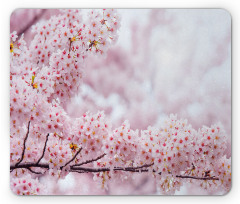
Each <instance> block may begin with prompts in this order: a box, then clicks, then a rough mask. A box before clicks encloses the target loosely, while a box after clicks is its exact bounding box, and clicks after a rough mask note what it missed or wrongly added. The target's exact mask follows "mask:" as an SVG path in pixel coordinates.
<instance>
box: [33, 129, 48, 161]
mask: <svg viewBox="0 0 240 204" xmlns="http://www.w3.org/2000/svg"><path fill="white" fill-rule="evenodd" d="M48 137H49V133H48V134H47V137H46V141H45V144H44V148H43V153H42V156H41V157H40V158H39V160H38V161H37V163H36V164H39V162H40V161H41V159H42V158H43V157H44V154H45V150H46V147H47V141H48Z"/></svg>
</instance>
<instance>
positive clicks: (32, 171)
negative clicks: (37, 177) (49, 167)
mask: <svg viewBox="0 0 240 204" xmlns="http://www.w3.org/2000/svg"><path fill="white" fill-rule="evenodd" d="M27 169H28V170H29V171H30V172H31V173H34V174H42V173H41V172H36V171H34V170H32V169H31V168H30V167H29V168H27Z"/></svg>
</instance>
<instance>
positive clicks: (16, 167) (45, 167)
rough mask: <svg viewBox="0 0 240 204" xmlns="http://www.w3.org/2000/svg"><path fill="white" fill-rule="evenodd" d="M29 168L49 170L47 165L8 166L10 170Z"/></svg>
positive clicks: (25, 164)
mask: <svg viewBox="0 0 240 204" xmlns="http://www.w3.org/2000/svg"><path fill="white" fill-rule="evenodd" d="M31 167H39V168H44V169H49V165H48V164H36V163H24V164H19V165H12V166H10V170H14V169H27V168H31Z"/></svg>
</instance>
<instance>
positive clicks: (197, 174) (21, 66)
mask: <svg viewBox="0 0 240 204" xmlns="http://www.w3.org/2000/svg"><path fill="white" fill-rule="evenodd" d="M41 12H42V11H36V15H40V14H41ZM84 14H85V13H84ZM34 15H35V14H34ZM159 16H160V17H159ZM39 18H41V17H39ZM152 19H155V20H154V21H152ZM159 19H160V20H159ZM171 21H172V19H171V17H169V18H167V17H166V18H165V17H164V13H162V12H161V11H160V13H159V12H157V11H153V12H152V13H151V18H150V21H149V22H148V24H147V25H146V27H144V28H143V30H146V33H144V32H140V33H144V35H143V36H135V37H133V40H132V41H133V43H135V44H133V50H132V54H133V56H137V57H135V61H132V59H131V57H130V56H131V55H130V54H129V55H128V53H124V51H123V50H122V49H121V48H119V47H115V48H114V47H112V45H114V44H115V43H116V42H117V40H118V37H119V29H120V25H121V18H120V15H119V13H118V12H117V11H116V10H114V9H103V10H89V11H88V14H87V15H82V12H81V11H80V10H72V9H70V10H69V9H66V10H61V11H60V12H57V14H56V15H52V16H51V17H50V18H49V19H48V20H43V21H39V22H38V23H37V24H35V25H34V26H32V32H33V38H32V40H31V41H30V42H29V45H28V44H27V43H26V41H25V40H24V34H22V35H20V36H18V34H17V32H15V31H13V32H12V33H11V34H10V115H11V120H10V174H11V181H10V182H11V189H12V191H13V192H14V193H16V194H18V195H38V194H40V195H43V194H51V193H50V192H49V191H48V190H47V189H48V188H46V183H47V181H46V180H44V178H49V177H50V178H52V179H53V180H54V181H55V182H57V181H59V180H62V179H65V178H66V176H68V175H75V176H76V177H75V178H78V176H79V175H80V176H82V175H85V177H84V178H85V180H86V182H90V181H89V180H90V179H91V180H92V181H91V182H93V183H95V184H98V185H99V188H102V189H104V190H105V191H106V192H107V191H109V188H108V187H109V186H110V185H111V184H112V183H115V182H116V183H119V182H120V183H124V182H126V181H127V180H131V179H133V178H137V179H141V178H144V177H147V178H151V179H152V180H153V181H154V186H155V188H156V189H157V191H158V192H160V193H161V194H174V193H175V192H176V191H177V190H179V189H180V187H181V186H183V185H194V186H199V188H202V189H207V191H208V193H209V194H224V193H226V192H228V191H229V190H230V188H231V157H229V155H227V150H228V147H229V137H228V136H227V133H226V132H225V130H224V126H223V125H222V124H221V123H218V124H214V125H209V127H207V126H203V127H201V128H199V129H195V128H193V127H192V125H191V124H189V123H188V121H187V120H186V119H181V118H178V117H177V115H174V114H169V116H168V117H166V118H165V119H164V120H162V121H161V122H156V120H157V117H158V113H157V112H154V111H148V109H147V107H148V106H149V104H151V105H153V106H157V105H158V104H157V103H158V102H152V99H151V97H149V94H148V92H147V91H146V92H143V91H142V89H144V88H143V87H144V86H142V85H144V83H145V81H146V79H152V77H153V75H152V73H154V70H155V69H156V68H155V67H153V66H152V64H151V63H149V60H147V59H148V58H149V57H150V54H151V53H148V52H147V50H149V49H148V46H150V44H148V43H149V38H150V36H151V31H152V30H153V29H154V27H155V26H156V25H157V24H158V23H159V22H161V23H162V24H166V23H170V22H171ZM137 29H138V28H137V27H136V26H133V27H132V30H133V32H136V30H137ZM138 39H142V40H140V41H141V42H142V43H141V45H142V47H143V48H142V50H139V49H138V51H136V49H134V48H137V46H139V44H138V43H137V42H138V41H137V40H138ZM109 58H114V59H115V61H117V63H115V64H114V63H112V61H110V62H109ZM139 58H142V59H143V61H142V62H141V61H138V60H139ZM136 62H138V65H139V70H138V71H136V72H135V71H134V67H135V66H134V63H136ZM98 63H99V64H102V65H103V64H104V65H105V66H104V68H102V69H95V68H96V64H98ZM116 64H118V65H116ZM94 67H95V68H94ZM145 67H150V69H149V70H148V72H146V74H145V75H144V76H142V75H140V73H141V72H142V71H143V70H144V68H145ZM107 70H110V73H111V72H112V74H111V75H109V73H108V72H107ZM131 78H133V79H134V80H133V81H132V82H131V80H130V79H131ZM126 79H127V82H126V83H127V85H126V84H125V86H124V83H122V84H120V83H119V81H121V80H122V81H126ZM150 81H151V80H150ZM151 82H154V83H153V84H151V86H154V84H157V81H155V80H152V81H151ZM83 84H84V85H86V84H87V85H88V86H87V87H88V89H87V90H88V91H93V90H94V91H95V92H96V93H98V94H100V95H103V96H104V97H109V96H110V95H111V93H110V89H109V87H111V90H114V91H115V92H117V93H119V94H120V95H121V97H122V98H123V100H124V101H125V102H126V103H127V104H129V106H131V107H134V106H135V104H137V105H136V107H140V108H139V109H140V110H142V112H140V111H139V110H136V109H135V110H134V109H131V110H133V111H132V112H130V113H127V114H125V115H124V121H122V119H123V118H121V119H119V120H118V121H117V123H114V121H111V117H109V116H108V114H107V115H105V112H106V113H108V112H111V107H107V106H105V108H104V107H101V108H99V106H97V103H96V101H97V100H94V96H96V94H92V95H90V97H84V93H83ZM100 85H102V86H103V87H104V86H105V88H101V89H100V88H99V86H100ZM145 85H146V84H145ZM129 87H134V91H133V89H129ZM183 87H184V88H185V86H183ZM133 92H134V94H133ZM79 93H80V96H79ZM143 93H144V94H143ZM150 95H151V94H150ZM76 96H79V97H80V98H81V99H82V101H83V102H82V103H81V105H80V106H74V105H73V103H72V100H73V99H74V97H76ZM129 96H132V97H129ZM96 97H98V96H96ZM129 98H131V99H129ZM180 98H181V97H180ZM159 101H160V100H159ZM91 107H92V108H91ZM96 107H97V109H98V108H99V109H98V110H97V111H95V109H96ZM91 109H92V110H93V112H92V110H91ZM103 110H104V111H103ZM74 112H75V115H74ZM139 112H140V113H139ZM79 114H80V115H79ZM127 119H130V122H129V121H128V120H127ZM148 123H150V124H148ZM130 125H131V126H130ZM115 188H117V186H115Z"/></svg>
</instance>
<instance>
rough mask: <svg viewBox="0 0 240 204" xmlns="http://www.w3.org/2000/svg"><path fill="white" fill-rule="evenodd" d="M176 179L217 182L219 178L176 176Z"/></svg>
mask: <svg viewBox="0 0 240 204" xmlns="http://www.w3.org/2000/svg"><path fill="white" fill-rule="evenodd" d="M176 177H177V178H190V179H197V180H219V178H217V177H215V176H210V177H195V176H181V175H176Z"/></svg>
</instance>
